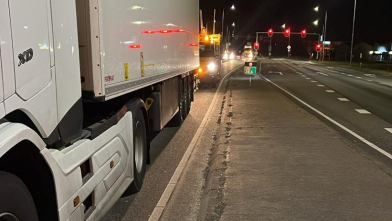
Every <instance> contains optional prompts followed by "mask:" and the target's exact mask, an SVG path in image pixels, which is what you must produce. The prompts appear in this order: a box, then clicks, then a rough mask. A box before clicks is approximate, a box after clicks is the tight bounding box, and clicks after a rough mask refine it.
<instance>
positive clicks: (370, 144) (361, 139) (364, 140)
mask: <svg viewBox="0 0 392 221" xmlns="http://www.w3.org/2000/svg"><path fill="white" fill-rule="evenodd" d="M261 77H263V78H264V79H265V80H266V81H268V82H270V83H271V84H273V85H275V87H277V88H279V89H281V90H282V91H284V92H285V93H287V94H288V95H290V96H291V97H293V98H294V99H296V100H297V101H299V102H301V103H302V104H304V105H305V106H307V107H308V108H310V109H311V110H313V111H314V112H316V113H317V114H319V115H321V116H322V117H324V118H325V119H327V120H329V121H330V122H331V123H333V124H335V125H336V126H338V127H340V128H342V129H343V130H344V131H346V132H347V133H349V134H351V135H352V136H354V137H355V138H357V139H359V140H360V141H362V142H363V143H365V144H367V145H368V146H370V147H371V148H373V149H375V150H377V151H378V152H380V153H381V154H383V155H384V156H386V157H388V158H389V159H392V154H390V153H388V152H386V151H385V150H383V149H381V148H380V147H378V146H377V145H375V144H374V143H372V142H370V141H368V140H366V139H365V138H363V137H361V136H360V135H358V134H357V133H355V132H354V131H351V130H350V129H348V128H347V127H345V126H343V125H342V124H340V123H338V122H337V121H335V120H334V119H332V118H330V117H328V116H327V115H325V114H324V113H323V112H321V111H319V110H317V109H316V108H314V107H312V106H310V105H309V104H307V103H305V102H304V101H302V100H301V99H299V98H297V97H296V96H294V95H293V94H291V93H290V92H288V91H286V90H285V89H283V88H282V87H280V86H279V85H277V84H275V83H274V82H272V81H270V80H269V79H267V78H265V77H264V76H261Z"/></svg>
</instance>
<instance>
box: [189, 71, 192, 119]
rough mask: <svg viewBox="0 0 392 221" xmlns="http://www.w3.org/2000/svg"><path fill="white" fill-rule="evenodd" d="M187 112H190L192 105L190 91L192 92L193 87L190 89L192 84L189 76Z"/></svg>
mask: <svg viewBox="0 0 392 221" xmlns="http://www.w3.org/2000/svg"><path fill="white" fill-rule="evenodd" d="M188 80H189V81H188V114H189V112H191V107H192V93H193V89H192V84H193V82H191V80H190V78H188Z"/></svg>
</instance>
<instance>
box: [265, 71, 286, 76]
mask: <svg viewBox="0 0 392 221" xmlns="http://www.w3.org/2000/svg"><path fill="white" fill-rule="evenodd" d="M268 73H270V74H280V75H283V73H282V72H274V71H269V72H268Z"/></svg>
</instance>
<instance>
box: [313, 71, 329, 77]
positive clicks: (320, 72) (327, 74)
mask: <svg viewBox="0 0 392 221" xmlns="http://www.w3.org/2000/svg"><path fill="white" fill-rule="evenodd" d="M316 73H317V74H321V75H324V76H326V77H328V76H329V75H328V74H324V73H322V72H316Z"/></svg>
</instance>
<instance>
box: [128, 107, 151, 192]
mask: <svg viewBox="0 0 392 221" xmlns="http://www.w3.org/2000/svg"><path fill="white" fill-rule="evenodd" d="M146 165H147V131H146V122H145V120H144V116H143V112H142V110H141V109H139V110H138V111H137V113H136V117H135V120H134V122H133V176H134V180H133V182H132V183H131V185H130V186H129V187H128V189H127V190H126V191H125V193H124V196H129V195H132V194H135V193H137V192H139V191H140V190H141V189H142V186H143V180H144V175H145V173H146Z"/></svg>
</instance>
